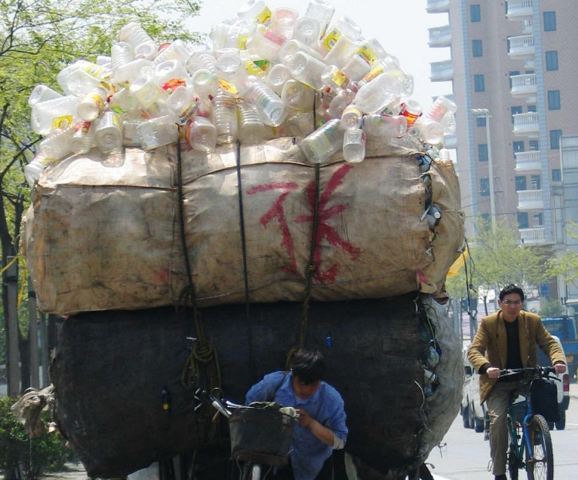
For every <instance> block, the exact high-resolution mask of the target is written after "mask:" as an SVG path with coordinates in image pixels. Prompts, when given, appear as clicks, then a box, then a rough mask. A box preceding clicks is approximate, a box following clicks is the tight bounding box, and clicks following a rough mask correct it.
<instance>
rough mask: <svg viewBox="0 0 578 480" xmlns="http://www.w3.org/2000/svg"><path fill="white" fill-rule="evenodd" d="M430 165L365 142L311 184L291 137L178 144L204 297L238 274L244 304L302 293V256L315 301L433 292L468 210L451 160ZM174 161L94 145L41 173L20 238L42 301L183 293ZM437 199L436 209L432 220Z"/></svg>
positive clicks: (63, 309)
mask: <svg viewBox="0 0 578 480" xmlns="http://www.w3.org/2000/svg"><path fill="white" fill-rule="evenodd" d="M424 161H427V165H425V166H424V164H423V162H424ZM429 162H430V160H429V159H428V157H425V156H423V155H422V154H420V153H419V152H417V151H416V150H411V149H397V150H392V149H391V147H388V146H380V145H372V144H369V145H368V152H367V158H366V159H365V160H364V161H363V162H362V163H360V164H348V163H345V162H344V161H343V160H342V158H341V157H340V156H339V155H336V156H335V157H333V159H332V162H331V163H329V164H326V165H323V166H322V167H321V168H320V181H319V184H318V190H316V182H315V168H314V167H313V166H312V165H311V164H308V163H307V162H306V161H305V159H304V158H303V156H302V154H301V151H300V150H299V148H298V146H297V145H295V142H294V140H293V139H292V138H283V139H276V140H272V141H269V142H266V143H264V144H261V145H256V146H248V147H242V148H239V149H237V148H236V146H235V145H229V146H223V147H220V148H218V149H217V150H216V151H215V152H214V153H212V154H208V155H207V154H200V153H198V152H194V151H187V152H183V153H182V185H183V199H182V201H183V204H184V236H185V240H186V245H187V249H188V256H189V259H190V262H191V266H192V269H191V270H192V277H193V282H194V284H195V288H196V293H197V300H198V302H199V305H201V306H207V305H218V304H226V303H239V302H242V301H244V300H245V288H244V283H245V282H244V280H245V274H246V278H247V285H248V294H249V301H251V302H276V301H302V300H303V298H304V296H305V295H306V292H305V290H306V284H307V281H306V272H307V271H308V265H309V264H311V267H312V270H313V275H312V288H311V298H312V299H313V300H321V301H332V300H347V299H359V298H381V297H388V296H393V295H401V294H404V293H408V292H412V291H416V290H418V291H421V292H424V293H434V292H436V291H438V290H439V289H440V288H441V287H442V284H443V281H444V278H445V274H446V272H447V269H448V268H449V266H450V265H451V264H452V262H453V261H454V260H455V258H456V256H457V255H458V251H459V250H460V248H461V247H462V243H463V216H462V213H461V211H460V194H459V185H458V181H457V177H456V175H455V172H454V169H453V165H452V164H451V162H441V161H431V163H429ZM176 163H177V150H176V147H175V146H174V145H172V146H170V147H168V148H161V149H157V150H155V151H153V152H152V153H146V152H144V151H141V150H137V149H127V150H126V152H125V153H123V154H122V155H120V154H119V155H117V156H114V155H113V156H110V157H107V158H102V157H100V156H99V154H98V152H97V151H96V150H93V151H92V152H91V153H90V154H88V155H86V156H80V157H72V158H69V159H67V160H64V161H63V162H61V163H60V164H58V165H57V166H56V167H54V168H52V169H50V170H48V171H47V172H46V173H45V174H44V175H43V176H42V177H41V179H40V181H39V183H38V184H37V187H36V189H35V193H34V198H33V204H32V206H31V207H30V210H29V211H28V214H27V216H26V222H25V241H24V250H25V253H26V258H27V260H28V264H29V266H30V271H31V278H32V282H33V284H34V288H35V291H36V294H37V298H38V304H39V307H40V309H41V310H43V311H45V312H50V313H56V314H60V315H69V314H73V313H76V312H82V311H100V310H113V309H127V310H131V309H144V308H153V307H158V306H164V305H170V304H175V303H179V298H180V295H181V292H182V291H183V288H185V287H186V286H187V285H188V280H187V278H186V274H185V261H184V255H183V250H182V243H183V242H182V241H181V240H182V239H181V230H180V227H179V224H180V222H179V220H180V218H179V215H178V211H179V198H178V195H177V189H176V185H177V182H178V178H177V175H176ZM237 163H239V168H237ZM238 170H239V171H238ZM238 175H239V176H240V178H241V184H239V182H238ZM239 188H241V192H242V200H243V214H244V215H243V217H244V218H243V220H244V221H243V222H241V221H240V218H241V215H240V212H241V211H240V208H239ZM317 195H318V199H319V200H318V203H317V207H316V202H315V197H316V196H317ZM432 205H433V206H435V207H437V208H438V209H439V211H440V212H441V219H439V221H438V223H437V225H436V226H435V227H433V229H432V228H430V226H428V216H427V213H428V209H429V208H430V207H431V206H432ZM315 211H317V212H315ZM314 223H315V225H316V231H317V238H316V242H315V248H313V249H312V248H311V244H312V229H313V224H314ZM241 231H243V233H244V237H245V242H244V245H243V243H242V242H241ZM243 251H245V253H246V260H247V262H246V264H247V269H246V272H245V270H244V267H243ZM311 253H313V254H311Z"/></svg>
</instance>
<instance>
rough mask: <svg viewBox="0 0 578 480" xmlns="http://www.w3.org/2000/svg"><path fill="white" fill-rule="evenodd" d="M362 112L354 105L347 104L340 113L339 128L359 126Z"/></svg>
mask: <svg viewBox="0 0 578 480" xmlns="http://www.w3.org/2000/svg"><path fill="white" fill-rule="evenodd" d="M362 118H363V113H362V112H361V110H359V108H357V107H356V106H355V105H349V106H348V107H347V108H346V109H345V110H344V111H343V114H342V115H341V128H343V129H350V128H359V125H360V124H361V119H362Z"/></svg>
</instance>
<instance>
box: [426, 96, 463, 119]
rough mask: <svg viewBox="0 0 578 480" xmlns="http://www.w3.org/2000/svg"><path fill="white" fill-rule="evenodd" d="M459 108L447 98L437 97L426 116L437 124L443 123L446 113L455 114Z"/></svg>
mask: <svg viewBox="0 0 578 480" xmlns="http://www.w3.org/2000/svg"><path fill="white" fill-rule="evenodd" d="M456 110H457V106H456V104H455V103H454V102H452V101H451V100H450V99H449V98H447V97H437V98H436V99H435V101H434V103H433V105H432V106H431V108H430V109H429V111H428V112H427V113H426V116H428V117H429V118H431V119H432V120H435V121H436V122H441V121H442V119H443V118H444V116H445V115H446V113H448V112H449V113H455V112H456Z"/></svg>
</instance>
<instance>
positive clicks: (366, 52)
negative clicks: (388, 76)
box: [358, 38, 388, 65]
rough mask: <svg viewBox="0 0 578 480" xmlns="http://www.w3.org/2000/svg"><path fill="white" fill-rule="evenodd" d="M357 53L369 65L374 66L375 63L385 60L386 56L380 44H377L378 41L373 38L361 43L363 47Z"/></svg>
mask: <svg viewBox="0 0 578 480" xmlns="http://www.w3.org/2000/svg"><path fill="white" fill-rule="evenodd" d="M358 53H359V55H361V56H362V57H363V58H364V59H365V61H366V62H367V63H369V64H370V65H374V64H375V63H377V62H379V61H381V60H383V59H385V58H386V57H387V56H388V54H387V52H386V51H385V49H384V48H383V46H382V45H381V43H379V41H378V40H376V39H375V38H372V39H370V40H366V41H365V42H363V45H362V46H361V48H360V49H359V51H358Z"/></svg>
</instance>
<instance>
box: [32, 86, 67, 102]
mask: <svg viewBox="0 0 578 480" xmlns="http://www.w3.org/2000/svg"><path fill="white" fill-rule="evenodd" d="M61 97H62V95H61V94H60V93H58V92H56V91H54V90H52V88H50V87H47V86H46V85H36V86H35V87H34V90H32V93H31V94H30V96H29V97H28V105H30V106H31V107H33V106H34V105H36V104H37V103H42V102H46V101H48V100H54V99H56V98H61Z"/></svg>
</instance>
